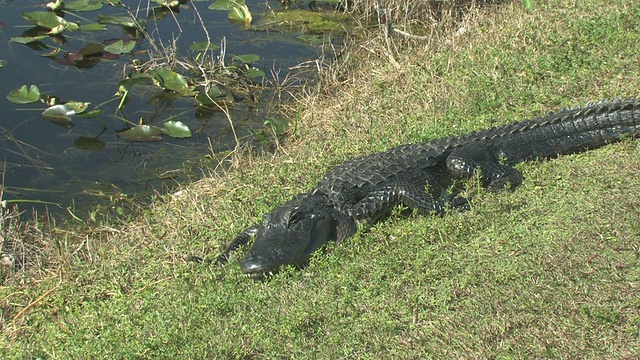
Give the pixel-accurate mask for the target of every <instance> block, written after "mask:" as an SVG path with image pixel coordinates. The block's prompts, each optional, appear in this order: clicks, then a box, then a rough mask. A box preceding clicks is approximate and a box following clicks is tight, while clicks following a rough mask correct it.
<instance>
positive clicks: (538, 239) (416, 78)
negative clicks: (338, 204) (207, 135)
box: [0, 0, 640, 359]
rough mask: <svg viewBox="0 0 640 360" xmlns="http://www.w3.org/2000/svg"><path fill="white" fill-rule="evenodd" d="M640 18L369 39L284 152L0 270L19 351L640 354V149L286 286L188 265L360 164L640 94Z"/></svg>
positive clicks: (504, 12)
mask: <svg viewBox="0 0 640 360" xmlns="http://www.w3.org/2000/svg"><path fill="white" fill-rule="evenodd" d="M639 17H640V4H633V3H630V2H627V1H612V2H607V3H606V4H604V3H603V2H601V1H595V0H593V1H581V2H578V3H575V4H574V2H571V4H569V3H568V2H561V1H552V2H549V3H548V4H546V3H545V4H542V2H538V5H537V6H536V7H534V9H533V10H531V11H529V12H525V11H524V10H523V9H522V8H521V4H520V2H515V3H513V4H505V5H502V6H499V7H488V8H482V9H475V10H473V11H472V12H471V13H469V14H468V15H467V17H466V18H464V19H463V20H462V22H461V23H459V25H458V27H460V28H465V31H464V33H463V34H462V35H453V34H452V33H446V32H444V33H437V34H436V35H434V38H433V39H432V40H431V41H429V42H428V44H425V43H414V44H406V43H403V42H402V41H401V40H399V39H395V40H394V41H395V44H396V46H399V47H400V48H401V49H402V50H400V51H399V52H397V53H389V52H387V48H386V45H385V42H384V41H383V39H381V38H374V37H373V36H372V37H371V38H369V39H367V40H366V41H367V44H368V45H367V47H368V48H369V50H372V51H369V50H365V49H361V48H360V47H359V46H355V47H354V49H353V52H352V54H351V58H350V59H351V60H348V61H352V63H350V64H349V68H350V69H351V70H350V72H349V73H348V76H347V78H346V80H345V81H343V82H342V83H341V84H335V83H326V82H325V83H324V84H326V89H327V91H326V92H325V91H322V90H323V88H321V89H320V90H318V91H317V92H315V93H314V94H312V95H309V96H306V97H305V98H304V99H303V100H301V102H300V103H299V104H297V105H296V109H295V110H297V108H298V107H300V108H302V109H303V115H302V119H301V120H300V124H299V125H298V128H299V131H298V133H297V134H295V135H294V136H292V137H291V138H290V139H288V140H287V141H286V144H285V145H284V147H283V148H282V149H280V151H279V152H278V153H277V154H276V155H274V156H269V157H264V158H255V157H251V156H248V155H242V154H238V155H237V157H236V158H234V159H233V163H234V165H233V166H231V169H230V170H229V171H228V172H227V174H226V175H225V176H213V177H211V178H210V179H205V180H203V181H201V182H198V183H196V184H193V185H192V186H190V187H188V188H185V189H184V190H183V191H182V194H181V195H179V196H178V195H175V196H167V197H166V198H165V199H164V201H159V202H157V203H156V204H154V205H153V207H152V208H151V209H150V210H149V211H148V212H147V213H145V214H142V215H141V216H140V218H139V219H138V220H137V221H136V222H134V223H131V224H128V225H122V226H118V227H96V228H94V229H91V231H90V232H88V233H87V236H83V237H78V236H77V235H74V234H71V233H66V235H65V233H62V232H54V233H53V234H52V235H51V239H50V242H51V243H52V244H57V245H56V246H55V247H54V246H52V248H54V250H55V251H51V252H50V253H49V255H50V257H51V258H50V259H45V260H43V261H42V264H43V269H40V271H38V272H36V271H30V270H28V269H27V270H26V271H25V272H19V273H16V274H12V275H11V276H7V275H6V274H5V273H3V275H4V277H3V279H4V283H3V285H2V287H1V288H0V300H1V303H0V308H1V310H2V315H1V316H0V318H1V319H0V320H1V321H2V323H1V324H2V332H3V337H2V341H4V345H3V346H2V348H3V349H4V351H5V352H6V354H5V355H6V357H7V358H36V357H43V358H64V359H66V358H154V359H157V358H332V359H334V358H372V359H373V358H375V359H378V358H422V357H427V358H594V359H595V358H598V359H600V358H610V359H621V358H623V359H624V358H627V359H632V358H638V357H640V347H639V346H638V344H639V343H640V245H639V241H638V239H640V224H639V223H638V218H640V200H638V197H637V194H639V193H640V177H639V176H638V174H640V162H639V161H638V158H639V156H640V144H639V143H638V142H634V141H627V142H623V143H621V144H617V145H612V146H608V147H605V148H603V149H600V150H597V151H591V152H588V153H583V154H578V155H574V156H565V157H562V158H560V159H557V160H553V161H548V162H541V163H529V164H522V165H521V166H520V167H519V168H520V170H522V171H523V173H524V174H525V182H524V184H523V185H522V186H521V187H519V188H518V189H517V190H516V191H515V192H513V193H508V192H505V193H500V194H490V193H487V192H484V191H482V190H478V189H475V188H474V186H473V184H470V189H469V192H470V193H474V194H475V196H474V198H473V200H472V210H471V211H468V212H465V213H452V214H449V215H447V216H444V217H421V216H408V217H393V218H391V219H389V220H388V221H385V222H382V223H380V224H378V225H376V226H375V227H373V228H372V229H370V230H368V231H364V232H361V233H359V234H358V235H357V236H356V237H354V238H352V239H350V240H349V241H348V242H347V243H346V244H344V245H343V246H337V247H331V248H330V249H328V251H327V253H326V254H318V256H316V257H314V259H313V260H312V262H311V264H310V265H309V266H308V267H307V268H306V269H304V270H302V271H299V270H294V269H287V270H286V271H283V272H282V273H280V274H278V275H277V276H275V277H274V278H272V279H270V280H269V281H265V282H253V281H250V280H248V279H246V278H245V277H244V276H243V275H242V274H241V272H240V270H239V266H238V264H237V263H231V264H228V265H226V266H223V267H212V266H200V265H196V264H193V263H191V262H189V261H187V260H186V259H187V258H188V256H190V255H200V256H202V255H206V256H215V255H216V254H218V253H219V252H220V251H221V250H222V249H223V248H224V246H225V245H226V243H227V242H228V241H229V240H230V239H231V238H233V236H235V235H236V234H237V233H238V232H239V231H240V230H242V229H243V228H244V227H246V226H249V225H251V224H252V223H254V222H255V221H257V220H258V219H259V218H260V215H261V214H262V213H264V212H266V211H269V210H270V209H271V208H273V207H274V206H276V205H278V204H280V203H282V202H283V201H285V200H287V199H288V198H289V197H290V196H291V195H293V194H296V193H298V192H302V191H305V190H308V189H309V188H310V187H311V186H313V184H314V183H315V182H316V181H317V180H318V179H319V178H320V177H321V176H322V174H323V173H324V172H325V171H326V170H327V169H329V168H330V167H331V166H333V165H335V164H338V163H340V162H341V161H343V160H345V159H348V158H351V157H353V156H355V155H358V154H363V153H369V152H371V151H376V150H384V149H387V148H389V147H391V146H394V145H397V144H402V143H407V142H411V141H417V140H420V139H424V138H434V137H439V136H445V135H449V134H459V133H462V132H468V131H472V130H477V129H482V128H486V127H488V126H491V125H495V124H498V123H505V122H509V121H513V120H519V119H522V118H530V117H534V116H538V115H541V114H543V113H544V112H546V111H549V110H554V109H558V108H559V107H565V106H573V105H578V104H583V103H585V102H586V101H589V100H600V99H603V98H612V97H617V96H620V97H630V96H638V95H639V94H638V89H640V63H639V60H638V59H640V48H639V47H638V46H637V44H638V43H640V31H639V29H638V25H637V19H638V18H639ZM454 30H456V29H454ZM390 55H392V56H393V57H394V58H395V59H396V61H397V62H398V63H399V64H402V66H401V67H399V68H398V67H395V66H394V65H393V64H392V63H391V62H389V56H390ZM354 64H357V66H356V65H354ZM295 110H294V111H293V112H295ZM214 165H215V164H214ZM54 265H55V266H54Z"/></svg>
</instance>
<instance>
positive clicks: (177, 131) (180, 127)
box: [162, 120, 191, 139]
mask: <svg viewBox="0 0 640 360" xmlns="http://www.w3.org/2000/svg"><path fill="white" fill-rule="evenodd" d="M162 131H164V133H165V134H167V135H168V136H170V137H172V138H179V139H184V138H189V137H191V130H190V129H189V127H188V126H187V125H185V124H183V123H182V122H180V121H173V120H170V121H166V122H165V123H164V124H162Z"/></svg>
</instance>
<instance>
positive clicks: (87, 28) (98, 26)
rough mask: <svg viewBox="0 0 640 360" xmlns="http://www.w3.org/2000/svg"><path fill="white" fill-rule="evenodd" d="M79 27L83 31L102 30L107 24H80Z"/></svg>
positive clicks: (105, 28)
mask: <svg viewBox="0 0 640 360" xmlns="http://www.w3.org/2000/svg"><path fill="white" fill-rule="evenodd" d="M80 29H82V30H83V31H104V30H107V26H106V25H104V24H98V23H93V24H84V25H81V26H80Z"/></svg>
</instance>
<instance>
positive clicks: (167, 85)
mask: <svg viewBox="0 0 640 360" xmlns="http://www.w3.org/2000/svg"><path fill="white" fill-rule="evenodd" d="M149 74H150V75H151V76H152V77H153V81H154V83H156V84H157V85H158V86H160V87H161V88H163V89H165V90H171V91H175V92H177V93H179V94H181V95H192V94H193V86H189V83H188V82H187V79H186V78H185V77H184V76H182V75H180V74H178V73H177V72H175V71H171V70H167V69H154V70H151V71H149Z"/></svg>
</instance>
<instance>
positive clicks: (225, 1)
mask: <svg viewBox="0 0 640 360" xmlns="http://www.w3.org/2000/svg"><path fill="white" fill-rule="evenodd" d="M240 5H245V0H216V1H214V2H213V4H211V5H209V10H231V9H233V8H234V7H236V6H240Z"/></svg>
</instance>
